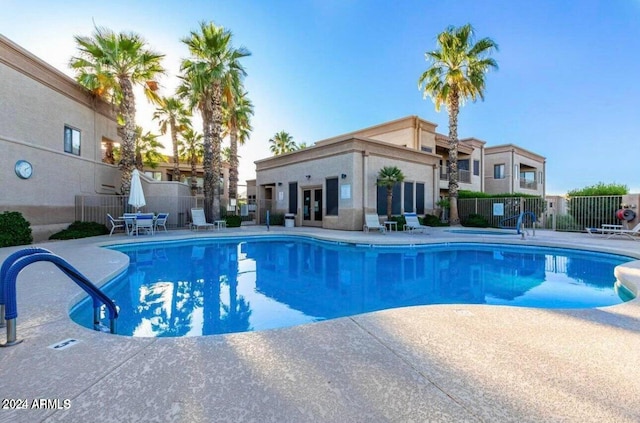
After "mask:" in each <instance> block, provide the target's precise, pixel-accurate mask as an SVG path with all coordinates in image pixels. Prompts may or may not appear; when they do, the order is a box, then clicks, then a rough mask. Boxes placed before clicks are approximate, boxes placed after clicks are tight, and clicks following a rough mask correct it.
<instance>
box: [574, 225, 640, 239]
mask: <svg viewBox="0 0 640 423" xmlns="http://www.w3.org/2000/svg"><path fill="white" fill-rule="evenodd" d="M585 229H586V230H587V233H589V234H590V235H593V234H602V235H608V236H607V239H608V238H611V237H612V236H616V235H622V236H627V237H629V238H631V239H634V240H635V239H640V237H639V235H640V223H638V224H637V225H636V226H634V227H633V229H624V227H623V226H622V225H602V227H600V228H585Z"/></svg>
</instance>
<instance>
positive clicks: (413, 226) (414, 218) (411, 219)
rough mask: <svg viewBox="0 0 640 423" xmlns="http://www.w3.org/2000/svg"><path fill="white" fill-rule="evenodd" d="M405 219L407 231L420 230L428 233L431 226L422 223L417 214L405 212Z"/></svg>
mask: <svg viewBox="0 0 640 423" xmlns="http://www.w3.org/2000/svg"><path fill="white" fill-rule="evenodd" d="M404 219H405V220H406V223H405V224H404V230H405V231H409V232H410V233H415V232H416V231H420V232H422V233H428V230H429V227H428V226H425V225H421V224H420V221H419V220H418V215H417V214H415V213H405V214H404Z"/></svg>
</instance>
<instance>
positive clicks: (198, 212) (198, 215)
mask: <svg viewBox="0 0 640 423" xmlns="http://www.w3.org/2000/svg"><path fill="white" fill-rule="evenodd" d="M215 227H216V225H215V223H208V222H207V219H206V218H205V217H204V209H191V230H194V229H195V230H198V229H200V228H205V229H209V228H215Z"/></svg>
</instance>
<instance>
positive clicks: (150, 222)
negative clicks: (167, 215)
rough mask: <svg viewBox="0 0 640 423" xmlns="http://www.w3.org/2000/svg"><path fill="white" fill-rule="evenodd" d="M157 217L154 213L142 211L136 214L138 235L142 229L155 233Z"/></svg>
mask: <svg viewBox="0 0 640 423" xmlns="http://www.w3.org/2000/svg"><path fill="white" fill-rule="evenodd" d="M154 220H155V217H154V215H153V213H141V214H138V215H136V228H135V231H136V235H140V231H141V230H142V231H144V232H147V233H151V235H153V228H154V227H155V222H154Z"/></svg>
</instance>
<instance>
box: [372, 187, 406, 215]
mask: <svg viewBox="0 0 640 423" xmlns="http://www.w3.org/2000/svg"><path fill="white" fill-rule="evenodd" d="M401 192H402V190H401V184H400V183H397V184H395V185H394V186H393V190H392V193H393V198H392V203H391V214H395V215H398V214H400V194H401ZM377 195H378V198H377V206H378V207H377V212H378V215H385V216H386V214H387V187H385V186H383V185H378V192H377Z"/></svg>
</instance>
